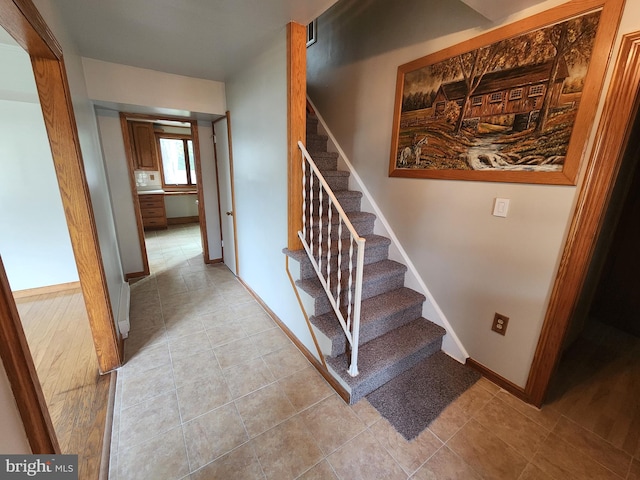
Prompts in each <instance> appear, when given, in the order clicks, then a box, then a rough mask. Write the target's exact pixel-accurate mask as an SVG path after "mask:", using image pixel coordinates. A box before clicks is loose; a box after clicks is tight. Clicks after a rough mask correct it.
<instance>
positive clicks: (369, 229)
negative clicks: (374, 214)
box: [307, 215, 375, 238]
mask: <svg viewBox="0 0 640 480" xmlns="http://www.w3.org/2000/svg"><path fill="white" fill-rule="evenodd" d="M336 217H337V215H336ZM314 220H315V223H316V224H317V218H316V219H314ZM307 222H308V218H307ZM374 223H375V218H372V219H366V220H363V221H359V222H358V221H356V222H354V221H352V222H351V224H352V225H353V228H355V230H356V232H357V233H358V235H360V236H364V235H371V234H372V233H373V227H374ZM307 225H309V224H308V223H307ZM308 228H309V227H307V229H308ZM327 232H328V229H327V226H326V225H323V227H322V237H323V238H326V237H327ZM349 235H350V232H349V229H348V228H347V227H346V226H345V225H342V235H341V237H340V238H349ZM313 236H314V237H317V236H318V227H317V225H314V227H313ZM337 236H338V224H337V222H336V223H333V224H332V225H331V238H337Z"/></svg>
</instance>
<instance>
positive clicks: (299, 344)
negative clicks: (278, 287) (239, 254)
mask: <svg viewBox="0 0 640 480" xmlns="http://www.w3.org/2000/svg"><path fill="white" fill-rule="evenodd" d="M238 280H239V281H240V283H242V285H243V286H244V288H246V289H247V291H248V292H249V293H250V294H251V296H252V297H253V298H255V300H256V302H258V303H259V304H260V306H262V308H264V310H265V311H266V312H267V313H268V314H269V316H270V317H271V318H272V319H273V321H274V322H276V324H277V325H278V327H280V329H281V330H282V331H283V332H284V334H285V335H286V336H287V337H289V340H291V341H292V342H293V344H294V345H295V346H296V347H297V348H298V350H300V352H301V353H302V354H303V355H304V356H305V358H306V359H307V360H309V362H310V363H311V364H312V365H313V366H314V368H315V369H316V370H317V371H318V373H319V374H320V375H322V376H323V377H324V379H325V380H326V381H327V383H328V384H329V385H331V387H332V388H333V389H334V390H335V391H336V393H337V394H338V395H340V397H342V399H343V400H344V401H345V402H346V403H349V400H350V398H351V395H349V392H347V391H346V390H345V388H344V387H343V386H342V385H340V383H338V381H337V380H336V379H335V378H334V377H333V375H331V374H330V373H329V371H328V370H327V369H326V368H325V367H324V366H323V365H322V363H320V361H319V360H318V359H317V358H316V357H315V356H314V355H313V354H312V353H311V352H310V351H309V349H308V348H307V347H306V346H305V345H304V344H303V343H302V342H301V341H300V340H299V339H298V337H296V336H295V334H294V333H293V332H292V331H291V330H289V327H287V326H286V325H285V323H284V322H283V321H282V320H280V318H279V317H278V316H277V315H276V314H275V312H274V311H273V310H271V309H270V308H269V307H268V306H267V304H266V303H265V302H263V301H262V299H261V298H260V296H259V295H258V294H257V293H256V292H254V291H253V290H252V289H251V287H250V286H249V285H247V284H246V283H245V282H244V281H243V280H242V279H241V278H240V277H238Z"/></svg>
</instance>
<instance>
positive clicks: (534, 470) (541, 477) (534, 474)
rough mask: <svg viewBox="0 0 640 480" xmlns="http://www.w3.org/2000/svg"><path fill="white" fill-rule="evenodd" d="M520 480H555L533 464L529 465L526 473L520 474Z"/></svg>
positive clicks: (525, 470)
mask: <svg viewBox="0 0 640 480" xmlns="http://www.w3.org/2000/svg"><path fill="white" fill-rule="evenodd" d="M518 480H554V479H553V478H552V477H550V476H549V475H547V474H546V473H544V472H543V471H542V470H540V469H539V468H538V467H536V466H535V465H534V464H533V463H530V464H528V465H527V466H526V467H525V468H524V471H523V472H522V473H521V474H520V478H518Z"/></svg>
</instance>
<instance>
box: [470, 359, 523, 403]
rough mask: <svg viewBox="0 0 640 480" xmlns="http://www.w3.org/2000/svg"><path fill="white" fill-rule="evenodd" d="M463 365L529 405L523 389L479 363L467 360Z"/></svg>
mask: <svg viewBox="0 0 640 480" xmlns="http://www.w3.org/2000/svg"><path fill="white" fill-rule="evenodd" d="M465 365H468V366H469V367H471V368H473V369H474V370H476V371H477V372H480V373H481V374H482V376H483V377H485V378H486V379H487V380H489V381H491V382H493V383H495V384H496V385H498V386H499V387H500V388H502V389H504V390H506V391H507V392H509V393H510V394H511V395H513V396H514V397H517V398H519V399H520V400H522V401H523V402H527V403H531V400H530V399H529V396H528V395H527V394H526V393H525V391H524V388H522V387H519V386H518V385H516V384H515V383H513V382H511V381H509V380H507V379H506V378H504V377H503V376H501V375H498V374H497V373H496V372H494V371H493V370H491V369H490V368H488V367H485V366H484V365H482V364H481V363H478V362H476V361H475V360H474V359H472V358H467V362H466V364H465Z"/></svg>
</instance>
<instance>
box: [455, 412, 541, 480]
mask: <svg viewBox="0 0 640 480" xmlns="http://www.w3.org/2000/svg"><path fill="white" fill-rule="evenodd" d="M447 446H448V447H449V448H450V449H451V450H452V451H453V452H455V453H456V454H457V455H459V456H460V457H461V458H462V459H463V460H464V461H465V462H466V463H468V464H469V465H470V466H471V467H472V468H473V469H474V470H475V471H476V472H478V473H479V474H480V475H482V477H483V478H486V479H495V480H509V479H513V480H516V479H517V478H518V477H519V476H520V474H521V473H522V471H523V470H524V467H525V466H526V465H527V463H528V462H527V460H526V459H525V458H524V457H523V456H522V455H520V454H519V453H518V452H516V451H515V450H514V449H513V448H511V447H510V446H509V445H507V444H506V443H505V442H503V441H502V440H500V439H499V438H498V437H497V436H495V435H494V434H493V433H492V431H490V430H488V429H486V428H485V427H483V426H482V425H480V424H479V423H478V422H476V421H475V420H473V419H472V420H470V421H469V422H468V423H467V424H466V425H465V426H464V427H462V429H460V431H458V433H456V434H455V435H454V437H453V438H452V439H451V440H449V441H448V442H447Z"/></svg>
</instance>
